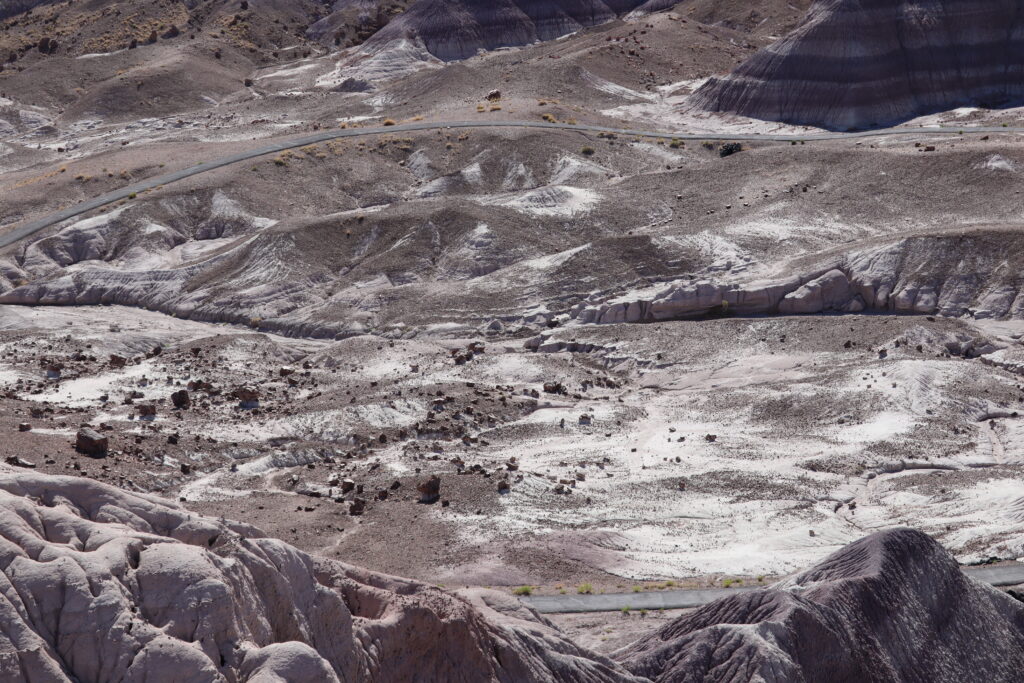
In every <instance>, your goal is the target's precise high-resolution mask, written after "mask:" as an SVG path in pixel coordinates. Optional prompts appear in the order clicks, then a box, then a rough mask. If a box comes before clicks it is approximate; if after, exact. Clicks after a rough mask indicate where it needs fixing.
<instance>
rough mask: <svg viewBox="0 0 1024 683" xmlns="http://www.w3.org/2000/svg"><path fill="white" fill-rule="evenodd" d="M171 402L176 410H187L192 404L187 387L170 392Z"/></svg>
mask: <svg viewBox="0 0 1024 683" xmlns="http://www.w3.org/2000/svg"><path fill="white" fill-rule="evenodd" d="M171 403H173V404H174V407H175V408H177V409H178V410H188V408H189V406H191V405H192V397H191V396H190V395H189V393H188V389H181V390H180V391H175V392H174V393H173V394H171Z"/></svg>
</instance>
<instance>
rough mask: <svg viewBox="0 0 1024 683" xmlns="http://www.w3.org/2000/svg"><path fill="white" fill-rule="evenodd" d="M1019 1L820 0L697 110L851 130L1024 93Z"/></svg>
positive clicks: (713, 89)
mask: <svg viewBox="0 0 1024 683" xmlns="http://www.w3.org/2000/svg"><path fill="white" fill-rule="evenodd" d="M1021 10H1022V5H1021V3H1020V2H1019V1H1018V0H989V1H987V2H979V1H978V0H924V1H923V2H912V3H911V2H892V1H891V0H818V1H817V2H816V3H815V4H814V5H813V6H812V7H811V8H810V10H809V11H808V14H807V16H806V17H805V19H804V21H803V22H802V23H801V25H800V26H798V27H797V29H796V30H795V31H793V32H792V33H791V34H790V35H788V36H787V37H785V38H784V39H782V40H780V41H778V42H776V43H774V44H772V45H770V46H768V47H767V48H765V49H764V50H762V51H761V52H758V53H757V54H756V55H754V56H753V57H751V58H750V59H749V60H747V61H746V62H745V63H744V64H742V65H741V66H740V67H739V68H738V69H736V71H735V72H733V73H732V74H731V75H729V76H727V77H725V78H712V79H711V80H709V81H708V82H707V83H706V84H705V85H704V86H703V87H701V88H700V89H699V90H698V91H697V92H696V93H695V94H694V96H693V98H691V103H692V104H693V105H694V106H695V107H696V108H699V109H704V110H709V111H720V112H734V113H738V114H742V115H744V116H750V117H753V118H758V119H765V120H770V121H784V122H787V123H794V124H801V125H812V126H820V127H823V128H829V129H838V130H848V129H856V128H870V127H876V126H884V125H891V124H894V123H898V122H900V121H904V120H906V119H909V118H913V117H914V116H918V115H921V114H927V113H932V112H938V111H945V110H948V109H952V108H954V107H957V106H962V105H967V104H982V105H988V106H998V105H1000V104H1002V103H1005V102H1010V101H1012V100H1017V99H1019V98H1020V97H1021V96H1022V95H1024V78H1022V74H1024V20H1022V15H1021Z"/></svg>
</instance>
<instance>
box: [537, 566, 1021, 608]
mask: <svg viewBox="0 0 1024 683" xmlns="http://www.w3.org/2000/svg"><path fill="white" fill-rule="evenodd" d="M961 570H962V571H963V572H964V574H966V575H967V576H969V577H971V578H972V579H975V580H977V581H981V582H983V583H987V584H989V585H991V586H1017V585H1020V584H1024V564H1012V565H1000V566H997V567H961ZM752 590H763V589H762V588H755V587H738V588H707V589H701V590H662V591H644V592H642V593H599V594H586V595H532V596H530V597H524V598H520V599H521V600H522V601H523V602H524V603H526V604H527V605H529V606H530V607H532V608H533V609H535V610H537V611H538V612H540V613H542V614H570V613H578V612H618V611H620V610H622V609H628V610H641V609H645V610H648V611H649V610H655V609H691V608H694V607H700V606H701V605H706V604H707V603H709V602H713V601H714V600H718V599H719V598H725V597H728V596H730V595H734V594H735V593H739V592H743V591H752Z"/></svg>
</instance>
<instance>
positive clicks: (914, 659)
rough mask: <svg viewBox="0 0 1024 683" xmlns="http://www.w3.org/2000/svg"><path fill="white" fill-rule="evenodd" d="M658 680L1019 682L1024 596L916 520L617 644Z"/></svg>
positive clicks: (638, 669)
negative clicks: (976, 568)
mask: <svg viewBox="0 0 1024 683" xmlns="http://www.w3.org/2000/svg"><path fill="white" fill-rule="evenodd" d="M616 658H617V659H618V660H619V661H621V662H623V663H624V664H625V665H626V667H627V668H628V669H630V670H631V671H633V672H634V673H636V674H639V675H642V676H647V677H649V678H650V679H651V680H653V681H665V682H667V681H722V682H725V681H728V682H729V683H745V682H747V681H750V682H753V681H770V682H779V683H781V682H783V681H786V682H787V683H789V682H794V681H929V682H930V683H945V682H948V683H958V682H960V681H969V680H970V681H1017V680H1020V677H1021V673H1020V672H1021V671H1022V670H1024V605H1022V604H1021V603H1019V602H1018V601H1016V600H1015V599H1013V598H1011V597H1009V596H1007V595H1005V594H1003V593H1001V592H999V591H997V590H996V589H994V588H991V587H989V586H985V585H982V584H980V583H976V582H974V581H973V580H971V579H969V578H967V577H966V576H965V575H964V574H963V573H962V572H961V571H960V569H959V568H958V566H957V564H956V562H955V561H954V560H953V558H952V557H951V556H950V555H949V554H948V553H947V552H946V551H945V550H944V549H943V548H942V547H941V546H940V545H939V544H938V543H936V542H935V541H934V540H932V539H931V538H930V537H928V536H927V535H925V534H923V533H921V532H918V531H914V530H911V529H896V530H891V531H885V532H880V533H877V534H874V535H872V536H869V537H867V538H864V539H861V540H860V541H857V542H855V543H852V544H850V545H849V546H847V547H845V548H843V549H842V550H840V551H839V552H837V553H835V554H833V555H832V556H830V557H828V558H827V559H825V560H824V561H823V562H821V564H819V565H818V566H816V567H814V568H813V569H810V570H809V571H806V572H804V573H803V574H800V575H799V576H797V577H795V578H793V579H791V580H788V581H785V582H783V583H781V584H778V585H777V586H775V587H773V588H771V589H768V590H759V591H751V592H747V593H739V594H737V595H736V596H734V597H730V598H725V599H723V600H719V601H717V602H713V603H711V604H709V605H707V606H705V607H703V608H701V609H699V610H697V611H696V612H694V613H692V614H688V615H686V616H684V617H681V618H679V619H677V620H676V621H673V622H672V623H670V624H668V625H667V626H665V627H663V628H662V629H660V630H659V631H658V632H656V633H655V634H653V635H651V636H648V637H645V638H643V639H641V640H640V641H638V642H636V643H634V644H633V645H631V646H629V647H627V648H625V649H624V650H622V651H620V652H618V653H617V654H616Z"/></svg>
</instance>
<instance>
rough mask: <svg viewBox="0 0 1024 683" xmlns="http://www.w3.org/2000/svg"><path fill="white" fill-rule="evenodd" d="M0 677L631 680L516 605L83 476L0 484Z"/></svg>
mask: <svg viewBox="0 0 1024 683" xmlns="http://www.w3.org/2000/svg"><path fill="white" fill-rule="evenodd" d="M0 511H2V514H0V535H2V537H3V538H4V543H3V545H2V546H0V564H2V567H3V573H2V574H0V587H2V590H0V673H2V674H3V676H2V678H3V680H5V681H44V682H47V683H49V682H51V681H53V682H56V681H97V682H101V681H104V682H105V681H111V682H113V681H125V682H128V681H138V682H143V681H145V682H147V683H161V682H166V683H171V682H172V681H197V682H198V681H210V682H213V681H218V682H225V681H252V682H254V683H255V682H261V683H271V682H272V681H292V682H294V683H314V681H316V682H331V681H335V682H336V681H413V680H416V681H467V682H468V681H508V682H509V683H511V682H513V681H516V682H520V683H521V682H526V681H579V682H580V683H584V682H591V681H606V682H611V681H637V682H639V681H641V680H643V679H640V678H635V677H632V676H630V675H629V674H628V673H627V672H626V671H625V670H623V669H622V668H620V667H619V666H618V665H616V664H614V663H612V662H611V661H609V660H607V659H605V658H603V657H601V656H599V655H596V654H594V653H591V652H587V651H585V650H582V649H581V648H578V647H576V646H575V645H573V644H572V643H571V642H569V641H568V640H566V639H565V638H564V637H562V636H561V635H560V634H559V633H558V631H557V630H556V629H555V628H554V627H553V626H552V625H551V624H550V623H547V622H546V621H545V620H544V619H542V618H541V617H539V616H537V615H536V614H535V613H533V612H531V611H530V610H528V609H526V608H524V607H522V606H520V605H519V604H518V602H517V601H516V600H515V599H510V598H509V597H508V596H504V595H501V594H498V593H492V592H488V591H469V592H466V593H464V594H461V595H453V594H449V593H445V592H442V591H440V590H438V589H436V588H433V587H430V586H426V585H423V584H419V583H416V582H413V581H407V580H404V579H398V578H394V577H390V576H383V575H380V574H374V573H372V572H367V571H364V570H361V569H358V568H356V567H352V566H350V565H347V564H343V563H340V562H333V561H329V560H323V559H320V558H315V557H312V556H310V555H307V554H305V553H302V552H300V551H298V550H296V549H295V548H292V547H290V546H288V545H287V544H285V543H282V542H280V541H277V540H274V539H270V538H266V537H264V536H263V534H262V533H261V532H259V530H257V529H255V528H253V527H250V526H248V525H245V524H238V523H234V522H225V521H223V520H221V521H216V520H214V519H208V518H204V517H201V516H198V515H195V514H190V513H189V512H188V511H186V510H183V509H180V508H177V507H175V506H173V505H171V504H169V503H168V502H166V501H163V500H161V499H159V498H157V497H149V496H138V495H131V494H128V493H125V492H124V491H121V490H119V489H116V488H114V487H111V486H107V485H103V484H99V483H96V482H93V481H89V480H87V479H76V478H71V477H47V476H36V475H11V474H6V473H5V474H0Z"/></svg>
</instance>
